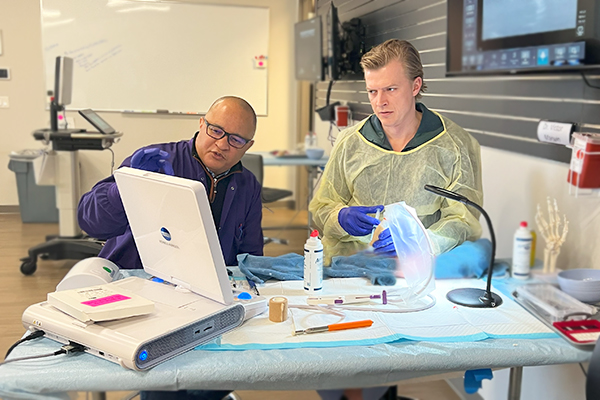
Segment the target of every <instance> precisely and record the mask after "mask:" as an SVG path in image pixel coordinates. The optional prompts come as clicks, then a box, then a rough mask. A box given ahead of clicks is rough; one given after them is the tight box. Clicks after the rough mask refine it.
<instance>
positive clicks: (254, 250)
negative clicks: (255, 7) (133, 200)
mask: <svg viewBox="0 0 600 400" xmlns="http://www.w3.org/2000/svg"><path fill="white" fill-rule="evenodd" d="M255 131H256V114H255V113H254V110H253V109H252V106H250V104H248V103H247V102H246V101H245V100H243V99H241V98H239V97H233V96H227V97H222V98H220V99H218V100H216V101H215V102H214V103H213V104H212V105H211V106H210V109H209V110H208V112H207V113H206V115H205V116H204V117H202V118H200V129H199V130H198V132H196V133H195V135H194V137H193V138H192V139H191V140H185V141H180V142H172V143H161V144H155V145H151V146H147V147H143V148H141V149H139V150H138V151H136V152H135V153H134V154H133V155H132V156H130V157H128V158H126V159H125V160H124V161H123V163H122V164H121V166H126V167H133V168H139V169H143V170H147V171H153V172H163V173H165V174H169V175H175V176H179V177H182V178H187V179H194V180H198V181H200V182H202V184H204V186H205V187H206V192H207V195H208V199H209V202H210V206H211V211H212V215H213V221H214V223H215V226H216V228H217V232H218V235H219V241H220V244H221V250H222V252H223V257H224V259H225V264H226V265H237V260H236V256H237V255H238V254H242V253H249V254H253V255H263V233H262V228H261V219H262V204H261V197H260V192H261V187H260V184H259V183H258V181H257V180H256V178H255V177H254V175H253V174H252V173H251V172H250V171H248V170H247V169H245V168H244V167H243V166H242V164H241V162H240V160H241V158H242V156H243V155H244V153H246V151H247V150H248V149H249V148H250V147H252V145H253V144H254V140H253V137H254V132H255ZM140 201H143V199H140ZM78 220H79V226H80V227H81V229H83V230H84V231H85V232H86V233H87V234H89V235H90V236H93V237H96V238H99V239H106V244H105V245H104V247H103V248H102V251H100V254H99V256H100V257H103V258H106V259H109V260H111V261H112V262H114V263H115V264H117V265H118V266H119V267H120V268H125V269H134V268H137V269H141V268H142V263H141V260H140V257H139V254H138V252H137V248H136V247H135V243H134V240H133V235H132V233H131V228H130V227H129V223H128V222H127V217H126V215H125V210H124V208H123V204H122V203H121V198H120V196H119V190H118V188H117V184H116V183H115V179H114V177H112V176H110V177H108V178H106V179H104V180H102V181H100V182H98V183H97V184H96V185H95V186H94V187H93V188H92V190H91V191H89V192H88V193H86V194H84V195H83V197H82V198H81V201H80V202H79V207H78Z"/></svg>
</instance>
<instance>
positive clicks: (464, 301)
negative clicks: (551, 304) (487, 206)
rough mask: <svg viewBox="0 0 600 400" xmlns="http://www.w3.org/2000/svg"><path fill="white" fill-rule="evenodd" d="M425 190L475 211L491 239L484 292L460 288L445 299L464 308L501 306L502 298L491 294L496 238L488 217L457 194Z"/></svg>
mask: <svg viewBox="0 0 600 400" xmlns="http://www.w3.org/2000/svg"><path fill="white" fill-rule="evenodd" d="M425 190H427V191H428V192H431V193H434V194H437V195H438V196H442V197H445V198H447V199H451V200H455V201H458V202H460V203H463V204H464V205H466V206H471V207H473V208H475V209H477V210H478V211H479V212H481V214H483V216H484V217H485V221H486V222H487V225H488V228H489V229H490V236H491V237H492V256H491V258H490V265H489V267H488V273H487V287H486V289H485V290H483V289H477V288H461V289H454V290H451V291H449V292H448V293H447V294H446V298H447V299H448V300H450V301H451V302H453V303H454V304H458V305H461V306H465V307H476V308H494V307H498V306H499V305H501V304H502V297H500V296H498V295H497V294H496V293H492V291H491V287H492V271H493V269H494V258H495V257H496V236H495V235H494V228H492V221H491V220H490V217H489V215H488V214H487V213H486V212H485V211H484V209H483V208H481V207H480V206H479V205H478V204H475V203H473V202H472V201H471V200H469V199H467V198H466V197H464V196H461V195H460V194H458V193H454V192H451V191H449V190H446V189H442V188H440V187H437V186H432V185H425Z"/></svg>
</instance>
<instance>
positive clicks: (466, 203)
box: [461, 199, 496, 294]
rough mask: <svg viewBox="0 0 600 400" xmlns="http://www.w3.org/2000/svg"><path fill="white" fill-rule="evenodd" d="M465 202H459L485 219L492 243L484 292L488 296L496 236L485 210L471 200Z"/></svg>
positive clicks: (494, 256)
mask: <svg viewBox="0 0 600 400" xmlns="http://www.w3.org/2000/svg"><path fill="white" fill-rule="evenodd" d="M465 200H466V201H465ZM465 200H463V201H461V203H463V204H465V205H467V206H471V207H473V208H475V209H476V210H477V211H479V212H480V213H481V214H482V215H483V217H484V218H485V222H486V223H487V226H488V229H489V230H490V237H491V239H492V240H491V241H492V257H491V258H490V265H489V267H488V272H487V275H488V276H487V286H486V291H487V293H488V294H489V293H490V292H491V289H492V273H493V270H494V260H495V258H496V235H495V234H494V228H493V227H492V221H491V220H490V216H489V215H488V213H486V212H485V210H484V209H483V208H482V207H481V206H480V205H479V204H477V203H473V202H472V201H471V200H468V199H465Z"/></svg>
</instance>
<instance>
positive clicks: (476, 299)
mask: <svg viewBox="0 0 600 400" xmlns="http://www.w3.org/2000/svg"><path fill="white" fill-rule="evenodd" d="M490 295H491V298H489V297H488V295H487V291H485V290H483V289H476V288H462V289H454V290H451V291H449V292H448V293H447V294H446V298H447V299H448V300H450V301H451V302H452V303H454V304H458V305H461V306H465V307H475V308H494V307H498V306H499V305H501V304H502V297H500V296H498V295H497V294H496V293H492V292H490Z"/></svg>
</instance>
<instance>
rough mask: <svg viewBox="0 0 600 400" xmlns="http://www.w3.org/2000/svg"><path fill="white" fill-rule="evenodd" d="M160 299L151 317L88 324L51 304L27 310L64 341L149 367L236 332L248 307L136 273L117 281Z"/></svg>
mask: <svg viewBox="0 0 600 400" xmlns="http://www.w3.org/2000/svg"><path fill="white" fill-rule="evenodd" d="M111 285H115V286H116V287H117V288H119V287H120V288H124V289H127V290H129V291H131V292H134V293H136V294H138V295H140V296H142V297H145V298H147V299H149V300H152V301H153V302H154V305H155V307H154V312H152V313H151V314H148V315H141V316H136V317H129V318H123V319H117V320H112V321H103V322H96V323H84V322H81V321H79V320H77V319H76V318H73V317H71V316H70V315H68V314H66V313H63V312H62V311H59V310H58V309H57V308H54V307H53V306H51V305H50V304H48V302H42V303H37V304H34V305H32V306H29V307H28V308H27V309H26V310H25V313H24V314H23V325H24V326H25V328H27V329H28V330H31V331H33V330H43V331H44V332H45V336H46V337H48V338H50V339H53V340H56V341H58V342H60V343H65V344H67V343H69V342H70V341H72V342H75V343H79V344H81V345H83V346H85V347H86V350H85V351H86V352H87V353H90V354H93V355H96V356H99V357H102V358H104V359H106V360H109V361H112V362H114V363H117V364H119V365H121V366H123V367H125V368H130V369H135V370H139V371H143V370H146V369H149V368H152V367H154V366H155V365H157V364H159V363H161V362H163V361H166V360H168V359H170V358H173V357H175V356H177V355H179V354H181V353H184V352H186V351H188V350H191V349H193V348H194V347H196V346H198V345H200V344H202V343H206V342H207V341H209V340H211V339H213V338H215V337H217V336H219V335H221V334H223V333H225V332H228V331H230V330H231V329H233V328H235V327H237V326H239V325H241V324H242V322H243V321H244V314H245V312H244V307H243V306H242V305H241V304H239V303H237V304H234V305H230V306H224V305H223V304H220V303H218V302H216V301H213V300H210V299H207V298H205V297H202V296H198V295H197V294H195V293H192V292H188V291H185V292H182V291H178V290H176V288H175V287H174V286H172V285H168V284H165V283H158V282H154V281H151V280H148V279H142V278H138V277H130V278H126V279H122V280H118V281H115V282H112V283H111Z"/></svg>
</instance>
